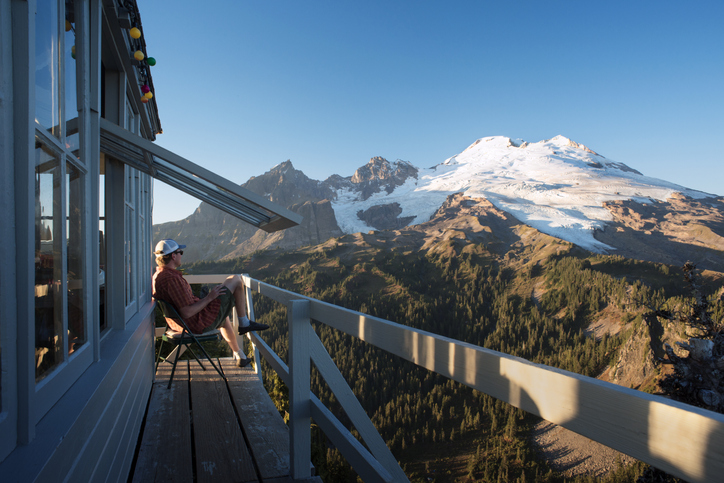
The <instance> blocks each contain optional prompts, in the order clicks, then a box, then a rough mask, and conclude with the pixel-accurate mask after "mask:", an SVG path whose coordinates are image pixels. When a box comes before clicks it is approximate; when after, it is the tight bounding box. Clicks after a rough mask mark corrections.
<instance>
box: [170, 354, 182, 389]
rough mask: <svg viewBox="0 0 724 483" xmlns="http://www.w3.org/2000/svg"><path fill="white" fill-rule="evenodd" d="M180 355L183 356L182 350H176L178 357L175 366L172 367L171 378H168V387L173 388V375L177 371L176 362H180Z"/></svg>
mask: <svg viewBox="0 0 724 483" xmlns="http://www.w3.org/2000/svg"><path fill="white" fill-rule="evenodd" d="M179 357H181V351H178V352H176V357H175V358H174V360H173V368H172V369H171V378H170V379H169V380H168V386H167V387H168V389H171V383H172V382H173V375H174V374H175V373H176V364H178V360H179Z"/></svg>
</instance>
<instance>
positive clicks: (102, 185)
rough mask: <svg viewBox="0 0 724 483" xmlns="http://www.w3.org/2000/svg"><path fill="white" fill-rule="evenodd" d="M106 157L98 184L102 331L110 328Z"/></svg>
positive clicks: (99, 287) (99, 283) (99, 280)
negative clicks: (107, 271)
mask: <svg viewBox="0 0 724 483" xmlns="http://www.w3.org/2000/svg"><path fill="white" fill-rule="evenodd" d="M106 234H107V231H106V156H105V154H104V153H101V175H100V181H99V182H98V244H99V247H98V253H99V258H100V260H99V270H100V271H99V273H98V290H99V292H100V298H99V304H100V329H101V332H102V331H103V330H104V329H105V328H106V327H107V326H108V323H107V321H106V270H107V267H106Z"/></svg>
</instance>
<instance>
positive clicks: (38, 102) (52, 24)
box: [35, 0, 60, 137]
mask: <svg viewBox="0 0 724 483" xmlns="http://www.w3.org/2000/svg"><path fill="white" fill-rule="evenodd" d="M35 119H36V121H38V122H39V123H40V125H41V126H43V127H44V128H46V129H47V130H48V131H50V132H51V133H52V134H53V135H54V136H57V137H60V35H59V32H58V0H38V3H37V13H36V14H35Z"/></svg>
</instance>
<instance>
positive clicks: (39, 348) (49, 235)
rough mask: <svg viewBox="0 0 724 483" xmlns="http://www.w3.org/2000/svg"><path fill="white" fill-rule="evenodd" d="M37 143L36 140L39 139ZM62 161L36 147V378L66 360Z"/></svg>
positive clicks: (43, 148)
mask: <svg viewBox="0 0 724 483" xmlns="http://www.w3.org/2000/svg"><path fill="white" fill-rule="evenodd" d="M36 141H37V140H36ZM61 201H62V199H61V172H60V159H59V157H58V156H57V155H56V154H54V153H53V152H51V151H50V150H49V149H48V148H47V147H46V146H44V145H43V144H41V143H40V142H36V148H35V379H36V380H37V381H39V380H41V379H42V378H44V377H45V376H46V375H47V374H48V372H49V371H50V370H51V369H53V368H54V367H55V366H57V365H58V364H59V363H61V362H62V361H63V313H62V306H63V301H62V293H61V285H62V284H61V280H62V278H61V277H62V272H63V257H62V245H61V228H62V227H61V220H62V212H61V208H62V207H61Z"/></svg>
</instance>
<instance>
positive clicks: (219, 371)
mask: <svg viewBox="0 0 724 483" xmlns="http://www.w3.org/2000/svg"><path fill="white" fill-rule="evenodd" d="M196 345H197V346H199V348H200V349H201V352H203V353H204V356H205V357H206V359H208V361H209V362H210V363H211V365H212V366H214V369H216V372H218V373H219V375H220V376H221V378H222V379H223V380H226V378H225V377H224V374H223V373H222V372H221V369H219V368H218V367H216V364H214V361H213V359H211V356H209V354H208V353H207V352H206V349H204V346H202V345H201V344H200V343H199V342H198V341H197V342H196ZM199 364H200V362H199Z"/></svg>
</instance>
